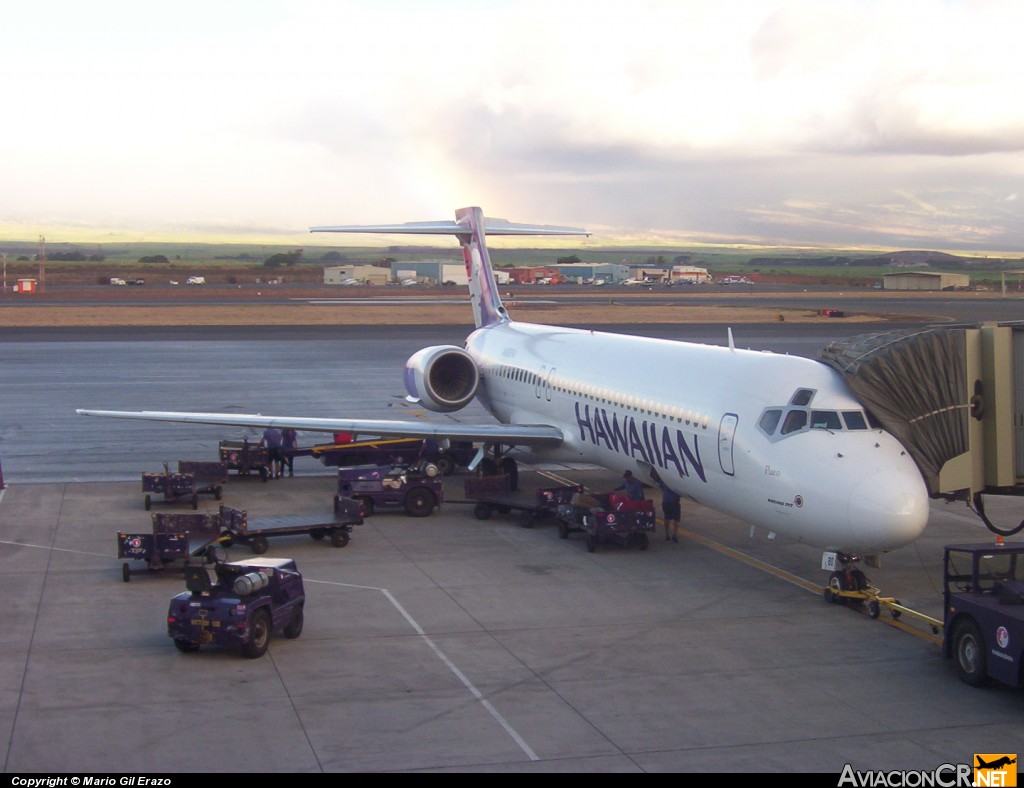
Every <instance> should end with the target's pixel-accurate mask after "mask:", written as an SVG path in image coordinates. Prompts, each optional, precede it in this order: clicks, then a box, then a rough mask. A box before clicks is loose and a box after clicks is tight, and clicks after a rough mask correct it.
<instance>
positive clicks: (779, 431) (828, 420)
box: [757, 389, 877, 441]
mask: <svg viewBox="0 0 1024 788" xmlns="http://www.w3.org/2000/svg"><path fill="white" fill-rule="evenodd" d="M808 390H809V389H801V391H808ZM812 393H813V392H812ZM780 424H781V427H780V426H779V425H780ZM869 424H870V425H871V426H875V425H876V424H877V422H876V420H874V419H873V418H872V416H871V414H870V413H865V412H864V411H862V410H844V411H838V410H824V409H822V410H811V409H810V408H807V407H798V406H795V405H792V404H790V405H786V406H778V405H776V406H771V407H767V408H765V409H764V410H763V411H762V412H761V418H760V419H759V420H758V422H757V426H758V428H759V429H760V430H761V431H762V432H763V433H764V434H765V435H767V436H768V437H769V438H771V439H772V440H773V441H777V440H782V439H783V438H785V437H787V436H789V435H793V434H794V433H797V432H805V431H807V430H828V431H829V432H850V431H855V430H866V429H868V426H869Z"/></svg>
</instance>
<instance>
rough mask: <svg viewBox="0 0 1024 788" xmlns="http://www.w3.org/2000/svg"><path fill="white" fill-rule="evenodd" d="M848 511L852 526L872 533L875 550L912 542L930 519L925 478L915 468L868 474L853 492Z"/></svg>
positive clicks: (871, 547) (872, 547)
mask: <svg viewBox="0 0 1024 788" xmlns="http://www.w3.org/2000/svg"><path fill="white" fill-rule="evenodd" d="M849 515H850V517H849V519H850V525H851V526H852V527H854V528H856V529H863V530H866V531H867V532H868V533H871V534H873V541H874V544H872V545H871V546H870V549H872V550H879V551H885V550H893V549H895V548H897V547H902V546H903V545H905V544H909V543H910V542H913V541H914V540H915V539H917V538H918V537H919V536H920V535H921V532H922V531H924V527H925V525H926V524H927V523H928V491H927V490H926V489H925V486H924V480H923V479H922V478H921V476H920V474H919V473H917V469H916V468H915V469H914V470H913V472H898V471H896V472H890V473H875V474H872V475H870V476H867V477H865V478H864V479H863V480H862V481H861V483H860V484H858V485H857V486H856V487H855V488H854V490H853V494H852V495H851V496H850V507H849ZM866 551H867V550H865V552H866Z"/></svg>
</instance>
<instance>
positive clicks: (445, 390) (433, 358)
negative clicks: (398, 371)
mask: <svg viewBox="0 0 1024 788" xmlns="http://www.w3.org/2000/svg"><path fill="white" fill-rule="evenodd" d="M479 383H480V372H479V371H478V370H477V368H476V362H475V361H473V357H472V356H470V355H469V353H467V352H466V351H465V350H463V349H462V348H460V347H456V346H455V345H436V346H434V347H425V348H423V350H420V351H417V352H416V353H413V354H412V356H410V357H409V360H408V361H406V362H405V388H406V391H408V392H409V396H410V397H413V398H414V399H416V400H418V401H419V402H420V404H421V405H423V407H425V408H427V409H429V410H434V411H438V412H440V413H449V412H451V411H453V410H459V409H460V408H464V407H466V405H468V404H469V403H470V402H471V401H472V400H473V397H474V396H475V395H476V388H477V386H478V385H479Z"/></svg>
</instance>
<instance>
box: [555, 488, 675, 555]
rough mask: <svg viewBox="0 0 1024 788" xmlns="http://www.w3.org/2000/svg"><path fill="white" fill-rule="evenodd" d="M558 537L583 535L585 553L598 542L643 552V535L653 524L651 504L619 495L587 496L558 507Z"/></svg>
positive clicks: (652, 502)
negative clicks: (585, 539) (585, 540)
mask: <svg viewBox="0 0 1024 788" xmlns="http://www.w3.org/2000/svg"><path fill="white" fill-rule="evenodd" d="M556 516H557V517H558V535H559V536H560V537H562V539H568V538H569V534H571V533H577V532H582V533H585V534H586V535H587V551H588V552H591V553H592V552H594V551H595V550H596V549H597V545H598V544H599V543H600V542H614V543H618V544H621V545H624V546H629V545H631V546H633V547H637V548H639V549H640V550H646V549H647V546H648V544H649V540H648V538H647V534H648V532H650V531H653V530H654V528H655V525H656V523H657V519H656V517H655V513H654V501H647V500H644V501H631V500H629V499H628V498H626V496H624V495H620V494H619V493H600V494H591V495H588V496H586V498H582V499H577V500H576V501H574V502H571V503H564V504H560V505H559V506H558V509H557V512H556Z"/></svg>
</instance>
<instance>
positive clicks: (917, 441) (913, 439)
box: [821, 323, 1024, 536]
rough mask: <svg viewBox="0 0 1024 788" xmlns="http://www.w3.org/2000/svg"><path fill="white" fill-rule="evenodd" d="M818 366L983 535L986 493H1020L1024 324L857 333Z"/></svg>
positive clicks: (1007, 531) (1023, 487) (1023, 484)
mask: <svg viewBox="0 0 1024 788" xmlns="http://www.w3.org/2000/svg"><path fill="white" fill-rule="evenodd" d="M821 360H822V361H823V362H824V363H826V364H828V365H829V366H831V367H833V368H834V369H836V370H838V371H839V373H840V374H842V376H843V377H844V379H845V380H846V383H847V385H849V386H850V388H851V389H852V390H853V393H854V394H855V395H856V396H857V398H858V399H860V401H861V402H862V403H863V404H864V405H865V407H867V409H868V410H869V411H871V413H872V414H873V415H874V416H875V418H876V419H877V420H878V421H879V422H881V423H882V425H883V426H884V427H885V429H886V430H888V431H889V432H891V433H892V434H893V435H894V436H896V438H898V439H899V440H900V442H901V443H902V444H903V445H904V446H905V447H906V449H907V451H909V452H910V454H911V456H912V457H913V458H914V460H915V462H916V463H917V467H918V468H920V470H921V475H922V476H924V480H925V483H926V484H927V486H928V493H929V495H931V497H933V498H944V499H946V500H963V501H966V502H967V504H968V506H970V507H971V509H973V511H974V512H975V513H976V514H977V515H978V516H979V517H980V518H981V519H982V520H983V521H984V523H985V525H986V526H988V528H989V529H990V530H992V531H993V532H994V533H996V534H999V535H1001V536H1012V535H1013V534H1016V533H1018V532H1019V531H1021V530H1024V520H1021V522H1020V523H1018V524H1017V525H1016V526H1012V527H1009V528H1001V527H999V526H996V525H995V524H994V523H992V522H991V521H990V520H989V518H988V516H987V515H986V514H985V503H984V498H983V496H984V495H1018V496H1020V495H1024V323H999V324H995V323H984V324H974V325H969V326H943V327H929V328H924V329H914V330H908V331H888V332H883V333H878V334H863V335H861V336H857V337H852V338H850V339H845V340H840V341H837V342H833V343H832V344H831V345H829V346H828V347H827V348H825V349H824V350H823V351H822V352H821Z"/></svg>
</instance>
